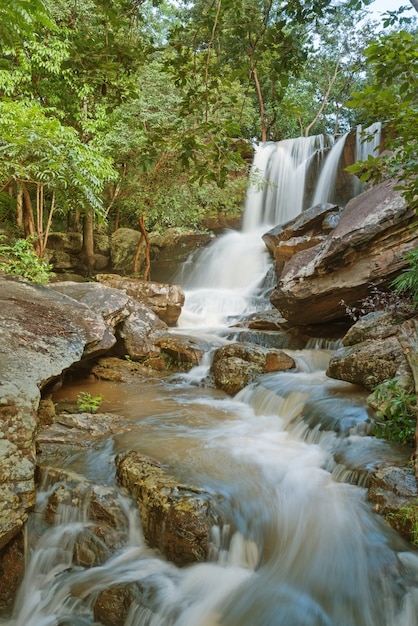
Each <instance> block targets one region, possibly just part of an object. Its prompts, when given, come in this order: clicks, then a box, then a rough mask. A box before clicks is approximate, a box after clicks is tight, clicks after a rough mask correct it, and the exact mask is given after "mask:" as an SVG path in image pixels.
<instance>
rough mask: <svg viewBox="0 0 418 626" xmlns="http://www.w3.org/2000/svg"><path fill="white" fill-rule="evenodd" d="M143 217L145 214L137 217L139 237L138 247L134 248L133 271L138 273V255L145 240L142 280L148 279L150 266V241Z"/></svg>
mask: <svg viewBox="0 0 418 626" xmlns="http://www.w3.org/2000/svg"><path fill="white" fill-rule="evenodd" d="M145 217H146V215H141V216H140V217H139V218H138V221H139V230H140V231H141V237H140V239H139V243H138V248H137V249H136V254H135V260H134V268H133V271H134V274H138V271H139V256H140V254H141V249H142V244H143V242H144V241H145V269H144V275H143V278H144V280H148V278H149V272H150V267H151V253H150V241H149V237H148V233H147V229H146V228H145Z"/></svg>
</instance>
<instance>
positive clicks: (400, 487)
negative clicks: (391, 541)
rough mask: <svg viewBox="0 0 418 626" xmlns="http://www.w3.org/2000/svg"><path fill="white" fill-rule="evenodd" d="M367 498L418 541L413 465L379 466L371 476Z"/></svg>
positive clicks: (417, 498) (417, 492) (404, 533)
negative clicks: (380, 467)
mask: <svg viewBox="0 0 418 626" xmlns="http://www.w3.org/2000/svg"><path fill="white" fill-rule="evenodd" d="M368 499H369V501H370V502H371V503H372V504H373V509H374V511H375V512H376V513H379V514H380V515H383V517H384V518H385V520H386V522H387V523H388V524H389V525H390V526H392V528H394V529H395V530H397V531H398V532H399V533H400V534H401V535H402V536H403V537H405V538H406V539H407V540H408V541H409V542H411V543H413V544H415V545H417V544H418V487H417V481H416V479H415V476H414V470H413V467H412V465H411V466H410V467H385V468H382V469H379V470H378V471H377V472H376V473H375V474H374V475H372V476H371V478H370V486H369V489H368Z"/></svg>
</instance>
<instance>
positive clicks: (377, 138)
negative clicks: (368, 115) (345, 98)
mask: <svg viewBox="0 0 418 626" xmlns="http://www.w3.org/2000/svg"><path fill="white" fill-rule="evenodd" d="M381 138H382V124H381V122H375V123H374V124H371V126H368V127H367V128H365V129H363V127H362V126H361V125H358V126H357V132H356V160H357V161H367V159H368V158H369V157H375V156H377V155H378V154H379V151H380V143H381ZM363 186H364V185H362V184H361V183H360V181H359V179H358V178H357V177H354V195H358V194H359V193H361V191H362V190H363Z"/></svg>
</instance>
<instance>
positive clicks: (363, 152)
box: [356, 122, 382, 161]
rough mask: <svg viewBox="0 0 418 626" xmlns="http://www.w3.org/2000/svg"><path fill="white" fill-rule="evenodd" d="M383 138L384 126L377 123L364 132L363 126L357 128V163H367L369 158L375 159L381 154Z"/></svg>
mask: <svg viewBox="0 0 418 626" xmlns="http://www.w3.org/2000/svg"><path fill="white" fill-rule="evenodd" d="M381 137H382V124H381V122H375V123H374V124H372V125H371V126H368V127H367V128H365V129H364V130H363V128H362V126H360V125H359V126H357V134H356V159H357V161H367V159H368V157H369V156H372V157H375V156H377V155H378V154H379V150H380V143H381Z"/></svg>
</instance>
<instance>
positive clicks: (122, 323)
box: [0, 279, 167, 550]
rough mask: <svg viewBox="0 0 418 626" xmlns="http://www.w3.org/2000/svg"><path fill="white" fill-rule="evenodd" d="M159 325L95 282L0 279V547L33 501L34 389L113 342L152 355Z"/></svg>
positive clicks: (140, 355)
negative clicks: (43, 282) (36, 282)
mask: <svg viewBox="0 0 418 626" xmlns="http://www.w3.org/2000/svg"><path fill="white" fill-rule="evenodd" d="M166 330H167V325H166V324H165V323H164V322H163V321H162V320H161V319H160V318H159V317H158V316H157V315H156V314H155V313H154V312H153V311H152V310H151V309H150V308H148V307H146V306H145V305H144V304H141V303H139V302H137V301H135V300H134V299H133V298H131V297H130V296H128V295H127V294H126V293H124V292H123V291H119V290H116V289H112V288H110V287H106V286H105V285H101V284H99V283H71V282H68V283H58V284H57V283H56V284H54V285H51V286H49V287H44V286H39V285H38V286H36V285H33V284H30V283H26V282H19V281H16V280H6V279H0V483H1V492H0V494H1V497H0V550H1V549H2V548H3V547H4V546H5V545H6V544H7V543H8V542H9V541H10V540H11V539H12V538H13V537H14V536H15V535H17V534H18V533H19V531H20V530H21V529H22V527H23V525H24V523H25V521H26V520H27V516H28V513H29V511H30V510H31V509H32V508H33V506H34V503H35V482H34V472H35V435H36V431H37V428H38V420H39V416H38V409H39V406H40V401H41V395H46V396H47V395H48V393H50V391H49V392H48V390H49V389H50V387H51V385H53V384H55V382H56V381H57V380H59V379H60V377H61V375H62V374H63V373H64V372H65V371H66V370H68V369H69V368H70V367H71V366H73V365H75V364H77V363H79V362H80V361H82V360H85V359H93V358H96V357H99V356H101V355H103V354H105V353H107V352H108V351H109V350H111V349H116V346H117V345H118V346H119V348H118V350H119V351H121V352H122V354H123V355H125V354H127V355H128V356H129V357H130V358H131V359H132V360H145V359H147V358H149V357H150V356H158V355H159V354H160V353H161V348H160V347H159V346H158V345H157V344H156V343H155V341H156V340H157V338H158V337H159V336H160V334H161V333H164V332H165V331H166Z"/></svg>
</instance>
